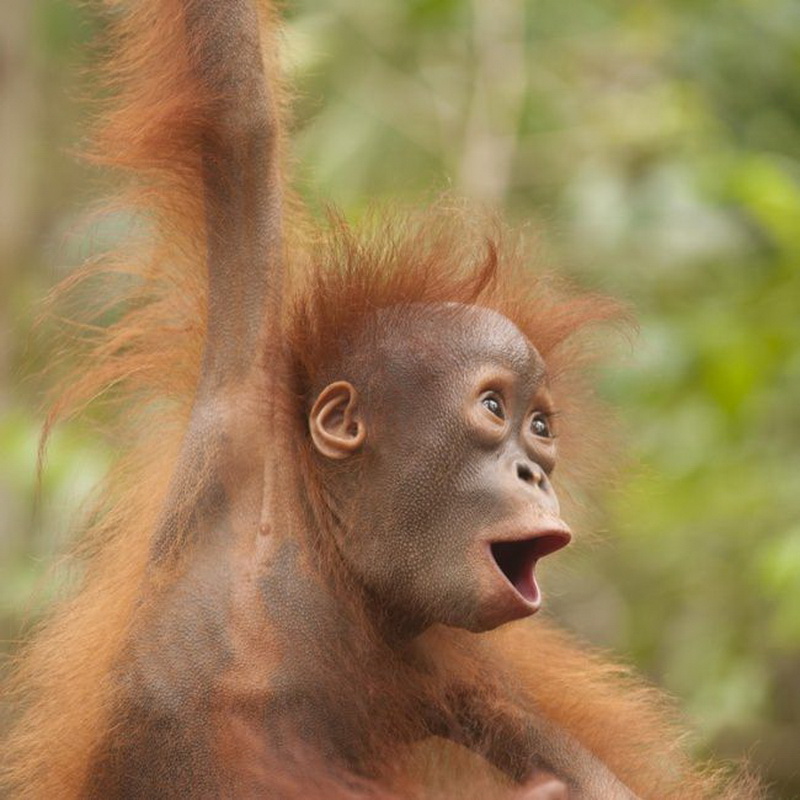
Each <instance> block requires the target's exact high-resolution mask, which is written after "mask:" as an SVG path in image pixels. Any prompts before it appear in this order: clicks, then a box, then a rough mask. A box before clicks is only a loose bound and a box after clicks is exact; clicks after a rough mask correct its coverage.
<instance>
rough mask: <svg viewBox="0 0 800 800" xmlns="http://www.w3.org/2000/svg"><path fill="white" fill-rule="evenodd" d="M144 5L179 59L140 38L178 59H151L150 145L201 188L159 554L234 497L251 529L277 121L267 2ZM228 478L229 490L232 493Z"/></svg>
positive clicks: (271, 323) (264, 374)
mask: <svg viewBox="0 0 800 800" xmlns="http://www.w3.org/2000/svg"><path fill="white" fill-rule="evenodd" d="M149 5H150V6H151V7H152V9H153V13H154V15H155V18H154V19H153V20H151V23H152V24H154V25H158V24H163V25H171V26H173V27H172V30H173V34H172V35H173V41H171V42H170V46H171V47H173V48H178V53H177V54H176V53H166V52H161V53H160V54H159V53H158V50H157V49H156V48H153V47H152V42H150V43H149V44H148V51H147V53H148V57H150V58H151V59H152V58H153V56H152V53H153V52H154V51H155V52H156V55H157V56H159V55H160V57H162V58H164V59H168V60H170V61H171V62H177V63H178V64H179V67H178V69H177V70H176V69H175V67H165V69H172V70H173V73H172V75H171V76H170V75H169V73H167V72H165V73H164V74H162V75H160V76H159V75H158V73H157V70H158V65H157V64H156V65H154V67H153V69H154V70H156V76H157V77H158V78H159V79H160V81H161V84H162V85H161V87H160V88H161V89H162V91H163V97H161V98H160V97H158V96H154V98H153V99H154V101H155V102H156V103H159V102H163V103H165V104H170V103H171V104H172V105H173V106H174V108H173V110H172V112H171V113H163V115H162V117H163V118H162V120H161V125H162V126H163V127H164V130H161V131H158V130H156V131H155V139H156V141H159V140H166V143H167V144H168V145H169V146H170V147H172V148H173V150H174V148H175V146H176V145H175V142H170V141H169V136H170V131H171V130H174V131H175V136H176V137H177V141H178V142H179V144H180V147H181V152H174V153H173V155H174V157H175V158H176V159H177V164H178V166H177V167H172V168H171V172H168V178H169V180H171V181H172V183H173V184H175V183H178V184H180V183H181V182H184V183H185V184H186V186H187V187H189V190H190V191H194V192H195V193H196V194H199V195H200V196H199V197H195V198H188V201H189V202H192V201H193V202H194V203H196V204H197V206H198V207H199V208H198V211H200V209H201V213H197V214H196V221H195V225H196V227H197V230H196V231H194V232H193V233H192V235H193V236H194V237H195V247H196V252H197V254H198V255H197V258H198V259H199V258H204V259H205V264H204V265H200V264H198V265H196V267H197V268H203V269H205V270H206V272H207V292H206V302H207V321H206V327H205V332H204V340H203V355H202V362H201V368H200V373H199V377H198V381H197V385H196V391H195V395H194V401H193V408H192V411H191V414H190V416H189V421H188V424H187V427H186V430H185V434H184V440H183V444H182V448H181V452H180V455H179V457H178V460H177V462H176V465H175V469H174V472H173V475H172V481H171V486H170V492H169V495H168V497H167V501H166V505H165V507H164V512H163V515H162V519H161V522H160V524H159V528H158V531H157V533H156V535H155V537H154V539H153V553H154V557H155V558H156V559H158V558H160V557H161V556H162V554H163V553H164V552H167V551H170V550H171V549H172V548H173V546H174V543H175V542H177V541H183V540H184V538H185V537H186V536H189V537H192V536H195V535H196V534H197V530H196V528H197V527H198V525H202V526H204V527H208V526H211V525H213V526H216V527H220V526H222V527H224V526H225V525H226V524H227V523H226V522H225V520H226V519H227V518H228V517H229V516H230V513H231V509H232V503H233V499H232V498H235V501H236V504H237V509H238V510H237V512H236V516H237V518H238V519H240V520H241V519H242V518H245V519H246V520H247V522H246V524H248V525H251V526H256V525H257V524H258V518H259V516H258V515H259V514H260V507H261V503H262V500H261V494H260V493H261V492H262V489H263V485H262V476H263V473H264V470H265V469H267V468H268V467H267V466H266V465H265V464H264V458H265V457H266V455H265V449H264V448H263V446H262V444H263V441H265V440H268V439H269V437H270V435H271V434H272V432H274V431H275V429H276V426H275V424H274V423H275V420H274V413H275V412H274V407H273V406H270V404H269V403H268V402H263V399H264V398H270V397H274V396H275V395H276V393H277V392H278V390H279V385H280V381H281V375H280V371H279V363H280V360H279V358H278V357H277V356H278V354H279V347H280V342H281V336H280V330H279V327H280V318H281V296H282V283H283V274H282V272H283V235H282V211H281V208H282V179H281V163H280V162H281V152H280V151H281V135H282V124H281V103H280V98H279V94H280V92H279V87H278V84H279V78H278V74H277V68H276V66H275V62H276V61H277V56H276V52H275V51H276V45H275V38H276V35H275V25H274V23H273V20H272V18H271V8H270V4H268V3H266V2H263V1H260V0H172V2H165V0H160V2H157V3H149ZM167 16H169V18H168V19H167V18H166V17H167ZM157 35H158V33H153V34H152V36H157ZM142 50H144V45H143V46H142ZM162 50H163V45H162ZM151 63H152V62H151ZM170 77H171V79H172V80H176V81H178V83H179V85H178V86H177V87H173V86H171V85H170V84H169V80H168V78H170ZM156 83H158V81H156ZM151 93H152V94H155V93H154V92H153V90H152V89H151ZM151 124H153V125H155V124H156V123H151ZM184 191H185V189H184ZM198 236H202V241H201V242H198V241H197V237H198ZM201 254H202V255H201ZM265 365H266V367H267V368H265ZM256 409H258V425H259V426H260V431H261V433H260V435H259V436H257V437H256V436H254V435H253V433H252V425H254V424H255V417H256V413H255V411H256ZM274 450H275V448H271V452H273V451H274ZM272 457H273V458H274V455H273V456H272ZM232 481H233V482H235V485H236V492H232V491H230V488H231V486H232V485H233V484H232ZM248 484H251V485H252V491H248V490H247V488H246V487H247V485H248Z"/></svg>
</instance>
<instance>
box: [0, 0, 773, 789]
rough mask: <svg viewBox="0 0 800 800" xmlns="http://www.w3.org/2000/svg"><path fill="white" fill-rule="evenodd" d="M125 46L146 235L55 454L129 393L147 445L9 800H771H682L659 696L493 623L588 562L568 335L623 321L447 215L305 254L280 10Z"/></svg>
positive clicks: (202, 3) (150, 26) (205, 5)
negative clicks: (567, 475) (574, 510)
mask: <svg viewBox="0 0 800 800" xmlns="http://www.w3.org/2000/svg"><path fill="white" fill-rule="evenodd" d="M112 5H115V6H116V5H117V3H112ZM113 23H114V26H115V28H114V30H115V40H114V41H115V46H114V48H113V52H114V55H113V58H112V60H111V63H110V66H109V69H110V73H109V74H110V75H111V77H112V79H113V82H114V84H115V85H116V88H117V93H116V100H115V105H114V106H113V108H112V109H111V110H110V112H109V114H108V115H107V116H106V118H105V119H104V121H103V123H102V125H101V127H100V134H99V136H98V140H97V143H96V147H95V149H94V150H93V152H92V154H91V155H92V157H93V158H94V159H95V160H96V161H97V162H98V163H101V164H104V165H106V166H109V167H112V168H114V169H116V170H117V171H118V172H120V173H122V174H124V175H126V176H127V181H126V184H125V186H126V188H125V190H124V193H123V197H122V198H118V199H116V200H115V201H114V202H115V204H116V203H120V202H123V201H124V202H125V203H126V204H127V205H128V206H129V207H131V208H133V209H134V210H135V211H137V212H139V213H140V215H141V219H143V224H144V227H145V232H144V235H142V236H141V237H136V238H132V240H131V241H129V242H126V243H125V245H124V247H123V248H122V249H120V251H119V253H118V254H116V255H112V256H109V257H108V259H107V260H106V261H105V262H102V263H92V264H90V265H89V266H88V267H87V268H86V270H85V272H84V276H96V275H97V274H99V273H102V272H103V271H104V270H105V271H109V272H112V273H116V272H119V271H122V270H124V271H126V272H127V273H129V274H132V275H134V276H135V278H136V280H132V281H128V283H127V284H126V287H125V290H126V292H127V295H125V296H123V297H122V302H123V311H124V313H122V314H121V316H120V317H119V320H118V321H116V322H114V323H113V324H111V325H110V326H106V327H105V328H103V329H95V336H96V338H95V340H94V341H93V342H92V343H91V344H92V349H91V351H90V362H89V365H88V368H87V369H86V370H85V371H84V372H82V373H81V374H80V375H79V376H77V377H76V378H73V379H71V382H70V383H68V384H67V385H66V388H65V389H64V392H63V394H62V395H61V397H60V399H59V400H58V401H57V403H56V405H55V407H54V410H53V412H52V414H51V418H50V420H49V422H48V425H51V424H52V423H53V422H54V421H55V420H56V419H58V418H59V417H63V416H64V415H66V414H68V413H72V412H73V411H75V410H77V409H78V408H79V407H80V406H81V405H82V404H84V403H86V402H88V400H89V399H90V398H92V397H94V396H96V395H97V394H98V392H100V391H103V390H104V389H110V388H112V387H113V389H114V393H115V395H116V397H117V398H118V399H120V401H121V403H122V405H121V406H120V414H119V419H120V426H121V427H120V431H121V432H127V433H128V434H129V435H130V436H131V439H130V441H131V446H130V453H129V455H128V456H127V457H126V458H125V459H124V460H123V461H122V463H121V464H120V466H119V468H118V469H117V470H116V471H115V472H114V473H113V474H112V475H111V477H110V478H109V483H108V486H107V487H106V491H105V492H104V493H103V495H102V496H101V499H100V501H99V504H98V508H97V510H96V513H95V515H94V517H93V520H94V521H93V527H92V529H91V531H90V532H89V540H88V541H89V544H88V545H87V552H88V559H87V566H86V574H85V577H84V586H83V588H82V590H81V592H80V593H79V594H78V595H77V596H76V597H75V598H74V599H73V600H72V601H71V602H70V603H68V604H67V605H66V606H64V607H63V608H62V609H61V610H60V611H59V612H58V613H56V614H55V615H54V617H53V619H52V620H51V621H50V622H48V623H47V624H46V625H45V626H44V627H43V629H42V630H41V631H40V632H39V634H38V637H37V638H36V639H35V641H34V642H33V644H32V645H31V646H30V647H29V648H28V650H27V651H26V652H25V653H24V655H23V657H22V658H21V659H20V662H19V665H18V668H17V672H16V677H15V678H14V683H13V687H14V689H15V691H16V697H17V699H18V702H19V705H20V720H19V723H18V724H17V726H16V728H15V730H14V731H13V732H12V735H11V737H10V739H9V741H8V742H7V747H6V756H7V758H6V762H7V763H6V767H5V781H6V783H7V785H8V786H9V787H10V789H11V791H12V792H13V793H14V796H15V797H20V798H43V797H59V798H71V797H97V798H114V797H125V798H136V797H141V798H152V797H181V798H184V797H236V798H249V797H276V798H315V797H319V798H390V797H392V798H413V797H418V798H430V797H442V798H452V797H470V796H474V797H480V798H486V797H507V798H512V797H520V798H521V797H526V798H539V800H542V799H543V798H548V797H551V798H552V797H570V798H632V797H636V796H639V797H646V798H658V800H662V799H663V798H706V797H731V798H734V797H735V798H744V797H756V796H758V790H757V789H756V788H755V787H754V786H751V785H750V784H749V783H747V782H746V781H744V780H741V779H740V780H738V781H727V780H725V779H723V778H720V777H719V776H717V775H715V774H711V773H704V772H700V771H698V770H696V769H694V768H693V767H692V766H691V764H690V763H689V762H688V761H687V759H686V757H685V756H684V754H683V752H682V751H681V748H680V745H679V744H676V741H677V740H676V736H675V731H674V729H673V728H672V727H671V725H670V723H669V722H668V720H667V719H666V718H665V715H664V712H663V711H662V709H661V708H660V706H661V703H660V701H659V699H658V697H653V696H652V695H651V694H650V693H648V692H646V691H644V690H642V689H641V688H640V687H637V686H636V685H635V684H633V683H632V682H631V680H630V679H629V678H628V677H626V676H625V675H623V674H621V673H620V672H619V671H618V670H615V669H614V668H611V667H609V666H606V665H604V664H603V663H602V662H600V661H599V660H597V659H595V658H594V657H593V656H591V655H587V654H584V653H582V652H581V651H580V650H578V649H576V648H575V647H573V646H572V645H571V644H570V643H569V642H568V641H567V640H566V638H565V637H564V636H562V635H561V634H559V633H558V632H556V631H555V630H553V629H552V628H550V627H548V626H547V625H545V624H544V623H541V624H540V623H538V622H537V623H536V624H530V623H529V622H524V623H516V624H507V623H513V622H514V621H515V620H522V619H523V618H525V617H529V616H530V615H532V614H533V613H534V612H535V611H536V610H537V609H538V608H539V605H540V602H541V596H540V591H539V588H538V585H537V582H536V577H535V566H536V564H537V561H538V560H539V559H540V558H543V557H544V556H546V555H548V554H550V553H553V552H554V551H556V550H558V549H560V548H561V547H563V546H564V545H566V544H567V543H568V542H569V540H570V536H571V534H570V531H569V529H568V527H567V525H566V524H565V523H564V522H563V521H562V519H561V517H560V512H559V505H558V500H557V499H556V494H555V490H554V488H553V483H552V477H553V471H554V469H555V466H556V460H557V450H561V451H563V452H562V453H559V454H558V457H559V458H561V457H562V456H565V455H566V456H569V453H570V451H575V449H576V446H578V445H580V441H579V440H580V439H581V438H582V435H583V434H582V433H581V430H582V429H581V426H580V421H579V420H580V407H581V404H580V396H579V391H578V389H579V386H578V384H577V383H575V382H574V381H573V379H572V378H571V375H573V374H574V369H573V368H574V367H575V365H576V364H577V363H578V362H577V361H576V352H575V349H576V348H575V346H574V342H575V341H576V340H575V337H574V334H575V333H576V332H577V331H578V330H579V329H581V328H583V327H585V326H586V325H587V324H590V323H593V322H597V321H602V320H604V319H607V318H609V317H610V316H613V314H614V313H615V307H614V304H613V303H610V302H609V301H606V300H603V299H600V298H596V297H584V296H576V295H570V294H565V293H564V292H563V291H561V290H559V288H558V286H557V285H555V284H554V283H553V282H551V281H547V280H545V279H544V278H536V279H534V278H532V276H531V275H530V273H529V272H528V271H527V270H526V269H525V268H524V267H523V266H522V256H521V255H520V251H519V248H516V247H513V246H512V247H509V245H508V242H507V241H506V240H507V239H508V235H507V234H504V233H503V232H502V230H501V229H500V228H499V226H497V225H496V224H494V225H489V226H488V227H486V226H483V227H480V226H479V221H476V219H475V218H474V217H471V216H470V215H469V214H467V213H466V212H460V211H453V210H448V209H447V208H446V207H445V206H441V207H439V208H435V209H432V210H429V211H427V212H424V213H422V214H419V215H416V216H410V217H405V218H400V219H399V220H398V219H394V220H392V219H390V218H388V217H385V218H382V219H379V220H378V221H377V222H376V223H375V224H374V225H373V226H372V228H369V229H368V230H367V231H365V232H363V233H356V232H354V231H353V230H351V229H350V228H349V227H348V226H347V225H346V224H345V223H344V222H342V221H341V220H338V219H336V218H335V217H334V218H332V219H331V220H330V221H329V223H328V225H327V226H326V227H322V228H319V229H315V227H314V226H312V225H311V224H310V223H309V222H308V221H307V220H306V219H305V218H304V216H303V213H302V210H301V209H299V208H298V204H297V203H296V202H295V201H294V200H293V199H292V198H291V196H290V193H289V192H288V191H287V189H286V188H285V186H284V181H283V161H282V155H281V153H282V149H283V143H282V135H283V130H284V125H285V123H284V120H283V116H284V113H283V106H284V101H283V96H282V93H281V89H280V84H279V80H278V77H277V68H276V64H275V61H276V56H275V53H276V43H275V39H276V36H275V30H276V23H275V20H274V17H273V11H272V10H271V9H270V8H269V7H268V6H266V5H256V4H255V3H254V0H139V2H137V3H131V7H130V9H129V10H127V11H125V12H124V13H123V11H122V10H121V9H117V13H116V14H115V15H114V17H113ZM73 283H74V281H73ZM123 390H125V391H123ZM137 415H138V416H137ZM557 444H558V446H557Z"/></svg>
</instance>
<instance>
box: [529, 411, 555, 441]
mask: <svg viewBox="0 0 800 800" xmlns="http://www.w3.org/2000/svg"><path fill="white" fill-rule="evenodd" d="M531 432H532V433H533V435H534V436H539V437H541V438H542V439H552V438H553V432H552V431H551V430H550V423H549V422H548V421H547V416H546V415H545V414H543V413H542V412H541V411H537V412H536V413H535V414H534V415H533V419H531Z"/></svg>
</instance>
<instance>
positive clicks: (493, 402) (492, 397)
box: [481, 394, 506, 419]
mask: <svg viewBox="0 0 800 800" xmlns="http://www.w3.org/2000/svg"><path fill="white" fill-rule="evenodd" d="M481 403H482V404H483V407H484V408H488V409H489V411H491V413H492V414H494V415H495V416H496V417H497V418H498V419H505V418H506V414H505V411H504V410H503V403H502V402H501V401H500V398H499V397H498V396H497V395H496V394H487V395H486V397H484V398H483V399H482V400H481Z"/></svg>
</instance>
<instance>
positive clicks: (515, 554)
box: [490, 531, 571, 608]
mask: <svg viewBox="0 0 800 800" xmlns="http://www.w3.org/2000/svg"><path fill="white" fill-rule="evenodd" d="M570 538H571V537H570V535H569V533H567V532H566V531H550V532H547V533H542V534H539V535H538V536H533V537H531V538H530V539H518V540H517V541H513V542H492V543H491V546H490V549H491V553H492V558H494V560H495V563H496V564H497V566H498V567H499V568H500V571H501V572H502V573H503V575H505V576H506V579H507V580H508V582H509V583H510V584H511V585H512V586H513V587H514V588H515V589H516V590H517V592H518V594H520V595H521V596H522V597H523V598H524V599H525V600H526V601H527V602H528V603H530V604H531V605H533V606H536V607H537V608H538V606H539V603H540V601H541V593H540V592H539V586H538V584H537V583H536V575H535V574H534V568H535V567H536V562H537V561H538V560H539V559H540V558H544V557H545V556H547V555H550V553H555V551H556V550H560V549H561V548H562V547H564V546H566V545H567V544H569V541H570Z"/></svg>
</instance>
